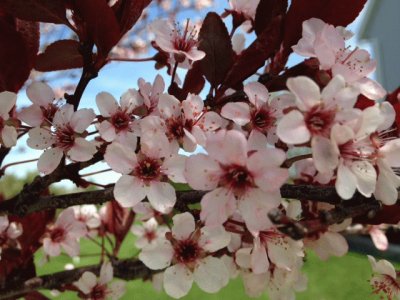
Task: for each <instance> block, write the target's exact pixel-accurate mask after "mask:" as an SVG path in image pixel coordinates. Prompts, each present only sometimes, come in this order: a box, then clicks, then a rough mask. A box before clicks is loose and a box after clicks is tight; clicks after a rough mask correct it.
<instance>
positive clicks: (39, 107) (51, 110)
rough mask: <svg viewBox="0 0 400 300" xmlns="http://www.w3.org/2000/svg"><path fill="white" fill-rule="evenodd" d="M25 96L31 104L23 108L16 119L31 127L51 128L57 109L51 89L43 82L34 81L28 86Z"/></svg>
mask: <svg viewBox="0 0 400 300" xmlns="http://www.w3.org/2000/svg"><path fill="white" fill-rule="evenodd" d="M26 94H27V95H28V98H29V99H30V100H31V101H32V103H33V104H32V105H30V106H28V107H27V108H23V109H22V110H21V111H20V112H19V113H18V118H19V119H20V120H21V121H23V122H25V123H26V124H28V125H30V126H33V127H39V126H41V125H48V126H51V123H52V122H53V118H54V114H55V113H56V112H57V110H58V108H59V107H58V105H57V104H58V103H57V102H58V101H55V98H56V96H55V94H54V92H53V90H52V89H51V87H50V86H48V85H47V84H46V83H44V82H40V81H35V82H33V83H32V84H30V85H29V86H28V88H27V89H26Z"/></svg>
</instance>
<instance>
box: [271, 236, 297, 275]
mask: <svg viewBox="0 0 400 300" xmlns="http://www.w3.org/2000/svg"><path fill="white" fill-rule="evenodd" d="M267 250H268V257H269V259H270V261H271V262H272V263H274V264H275V265H276V266H277V267H278V268H282V269H286V270H288V271H290V270H292V269H293V267H295V265H296V263H297V260H298V259H299V257H302V256H304V253H303V242H301V241H294V240H290V239H288V238H282V237H275V238H273V239H270V240H269V241H268V243H267Z"/></svg>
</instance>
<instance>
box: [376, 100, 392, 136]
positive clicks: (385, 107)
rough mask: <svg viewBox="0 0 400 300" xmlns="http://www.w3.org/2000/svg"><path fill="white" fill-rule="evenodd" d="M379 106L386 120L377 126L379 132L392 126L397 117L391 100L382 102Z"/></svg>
mask: <svg viewBox="0 0 400 300" xmlns="http://www.w3.org/2000/svg"><path fill="white" fill-rule="evenodd" d="M379 108H380V109H381V114H382V116H383V119H384V120H383V123H382V124H381V125H379V127H378V128H377V131H378V132H379V131H383V130H386V129H388V128H390V127H391V126H392V125H393V123H394V121H395V119H396V111H395V109H394V107H393V105H392V104H390V103H389V102H387V101H385V102H382V103H381V104H380V106H379Z"/></svg>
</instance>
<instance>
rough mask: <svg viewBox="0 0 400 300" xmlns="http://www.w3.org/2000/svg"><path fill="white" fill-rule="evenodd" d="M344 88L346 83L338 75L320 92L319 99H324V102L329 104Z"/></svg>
mask: <svg viewBox="0 0 400 300" xmlns="http://www.w3.org/2000/svg"><path fill="white" fill-rule="evenodd" d="M345 86H346V82H345V81H344V78H343V77H342V76H340V75H337V76H335V77H333V78H332V79H331V81H329V83H328V85H327V86H326V87H325V88H324V89H323V90H322V93H321V98H322V99H324V101H325V102H326V101H329V102H331V101H332V100H333V99H334V98H335V96H336V94H337V93H338V92H339V91H340V90H341V89H343V88H344V87H345Z"/></svg>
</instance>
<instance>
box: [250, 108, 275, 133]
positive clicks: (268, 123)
mask: <svg viewBox="0 0 400 300" xmlns="http://www.w3.org/2000/svg"><path fill="white" fill-rule="evenodd" d="M251 121H252V124H253V126H254V127H256V128H257V129H258V130H260V131H264V132H265V131H267V130H268V129H270V128H271V127H272V125H274V123H275V121H276V118H275V117H274V116H273V115H272V113H271V112H270V111H269V110H268V109H265V108H261V109H260V110H258V111H257V110H256V111H254V112H253V113H252V116H251Z"/></svg>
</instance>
